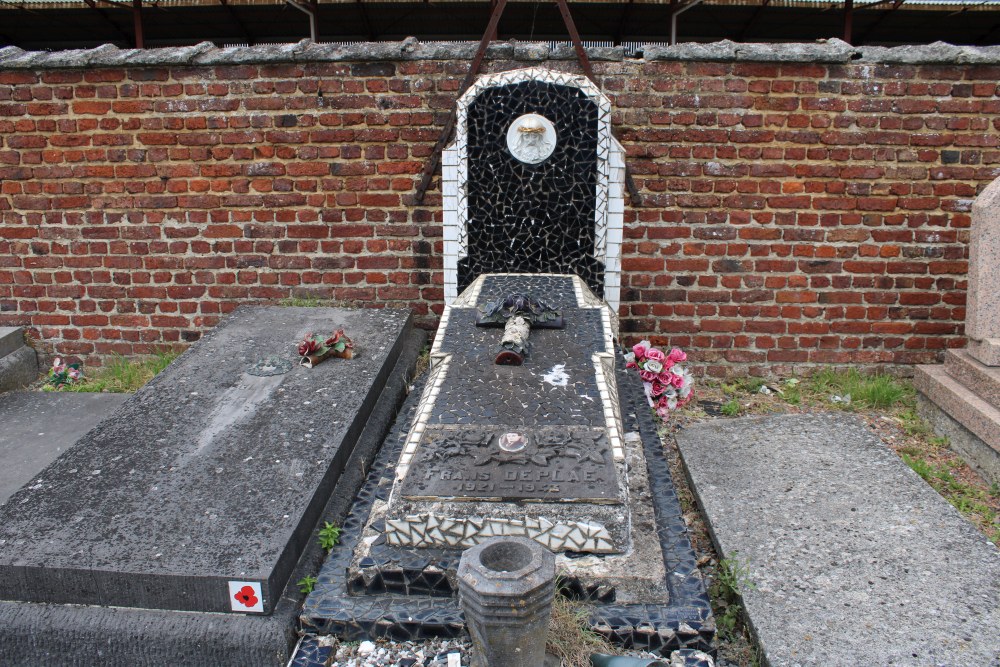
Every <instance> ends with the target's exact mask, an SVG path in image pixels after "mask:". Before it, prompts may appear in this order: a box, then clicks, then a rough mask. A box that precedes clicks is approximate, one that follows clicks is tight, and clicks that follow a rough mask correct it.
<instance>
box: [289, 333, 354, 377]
mask: <svg viewBox="0 0 1000 667" xmlns="http://www.w3.org/2000/svg"><path fill="white" fill-rule="evenodd" d="M299 356H300V357H302V360H301V361H300V362H299V363H300V364H302V365H303V366H305V367H306V368H312V367H313V366H315V365H316V364H318V363H320V362H321V361H324V360H326V359H329V358H330V357H339V358H340V359H350V358H352V357H353V356H354V343H352V342H351V339H350V338H348V337H347V336H346V335H345V334H344V330H343V329H338V330H337V331H336V332H334V333H332V334H330V335H328V336H323V335H320V334H309V335H307V336H306V337H305V338H304V339H303V340H302V342H301V343H299Z"/></svg>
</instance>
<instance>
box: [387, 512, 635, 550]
mask: <svg viewBox="0 0 1000 667" xmlns="http://www.w3.org/2000/svg"><path fill="white" fill-rule="evenodd" d="M385 536H386V540H387V541H388V543H389V544H392V545H394V546H410V547H452V548H457V547H460V548H463V549H467V548H469V547H474V546H476V545H477V544H479V543H480V542H482V541H483V540H485V539H487V538H489V537H497V536H507V537H528V538H530V539H533V540H535V541H536V542H538V543H539V544H542V545H544V546H546V547H548V548H549V549H550V550H551V551H567V550H569V551H578V552H579V551H588V552H591V553H615V552H616V551H618V549H616V548H615V547H614V545H612V543H611V534H610V533H609V532H608V529H607V528H605V527H604V526H602V525H601V524H599V523H584V522H581V521H560V522H557V523H553V522H552V521H549V520H548V519H545V518H544V517H543V518H540V519H531V518H526V519H495V518H464V517H463V518H454V517H439V516H436V515H434V514H417V515H412V516H407V517H405V518H403V519H386V521H385Z"/></svg>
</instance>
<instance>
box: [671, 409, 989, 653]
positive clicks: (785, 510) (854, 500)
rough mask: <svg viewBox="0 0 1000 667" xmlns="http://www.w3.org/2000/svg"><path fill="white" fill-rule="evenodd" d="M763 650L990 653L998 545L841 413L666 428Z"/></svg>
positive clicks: (850, 418) (793, 651) (865, 431)
mask: <svg viewBox="0 0 1000 667" xmlns="http://www.w3.org/2000/svg"><path fill="white" fill-rule="evenodd" d="M677 443H678V445H679V447H680V451H681V455H682V457H683V459H684V463H685V465H686V467H687V470H688V475H689V477H690V479H691V482H692V486H693V489H694V492H695V495H696V496H697V498H698V501H699V503H700V504H701V506H702V507H703V508H704V510H705V514H706V515H707V517H708V522H709V524H710V527H711V533H712V536H713V539H714V540H715V542H716V544H717V546H718V547H719V552H720V555H721V556H722V557H724V558H729V559H732V560H734V561H736V562H739V563H740V564H741V565H742V566H744V567H745V568H746V570H747V571H748V574H747V576H746V577H745V579H746V582H745V583H747V584H749V583H752V584H753V586H749V585H743V586H741V593H742V597H743V604H744V606H745V608H746V611H747V613H748V615H749V618H750V623H751V626H752V628H753V632H754V634H755V635H756V636H757V638H758V640H759V644H760V647H761V649H762V651H763V653H764V656H763V657H764V660H763V661H762V662H766V664H768V665H773V666H774V667H792V666H795V665H954V666H956V667H957V666H959V665H961V666H965V665H970V666H971V665H984V666H985V665H997V664H1000V641H998V636H997V628H998V627H1000V550H998V549H997V548H996V546H995V545H993V544H992V543H991V542H989V541H988V540H987V539H986V537H985V536H984V535H982V533H980V532H979V531H977V530H976V529H975V527H974V526H973V525H972V524H971V523H969V522H968V521H967V520H966V519H965V518H964V517H962V516H961V515H960V514H959V513H958V512H957V511H956V510H955V508H953V507H952V506H951V505H949V504H948V502H947V501H946V500H945V499H944V498H942V497H941V496H939V495H938V494H937V492H936V491H934V489H932V488H931V487H930V486H929V485H928V484H926V483H925V482H924V481H923V480H922V479H920V477H919V476H918V475H917V474H916V473H915V472H913V471H912V470H910V469H909V467H908V466H907V465H906V464H905V463H904V462H903V461H901V460H900V459H899V457H898V456H896V454H895V453H893V452H892V451H891V450H890V449H889V448H888V447H887V446H886V445H885V444H883V443H882V442H880V441H879V440H877V439H876V438H875V437H874V436H873V435H872V433H871V432H870V431H869V429H868V428H867V427H866V426H865V424H864V423H863V422H861V420H860V419H858V418H856V417H853V416H849V415H843V414H819V415H817V414H810V415H781V416H771V417H758V418H745V419H733V420H717V421H712V422H707V423H702V424H695V425H692V426H688V427H686V428H684V429H683V430H680V431H678V432H677Z"/></svg>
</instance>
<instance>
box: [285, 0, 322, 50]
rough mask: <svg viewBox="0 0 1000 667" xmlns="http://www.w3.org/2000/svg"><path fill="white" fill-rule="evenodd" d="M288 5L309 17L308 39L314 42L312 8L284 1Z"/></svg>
mask: <svg viewBox="0 0 1000 667" xmlns="http://www.w3.org/2000/svg"><path fill="white" fill-rule="evenodd" d="M285 2H287V3H288V4H290V5H291V6H292V7H295V9H297V10H299V11H300V12H302V13H303V14H305V15H306V16H308V17H309V39H311V40H312V41H313V42H315V41H316V12H315V10H314V9H313V8H312V7H309V6H307V5H303V4H300V3H298V2H295V0H285Z"/></svg>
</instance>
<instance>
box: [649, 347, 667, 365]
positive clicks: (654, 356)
mask: <svg viewBox="0 0 1000 667" xmlns="http://www.w3.org/2000/svg"><path fill="white" fill-rule="evenodd" d="M646 358H647V359H651V360H653V361H659V362H661V363H662V362H663V360H664V359H666V358H667V355H665V354H663V350H661V349H659V348H655V347H651V348H649V350H648V351H647V352H646Z"/></svg>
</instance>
